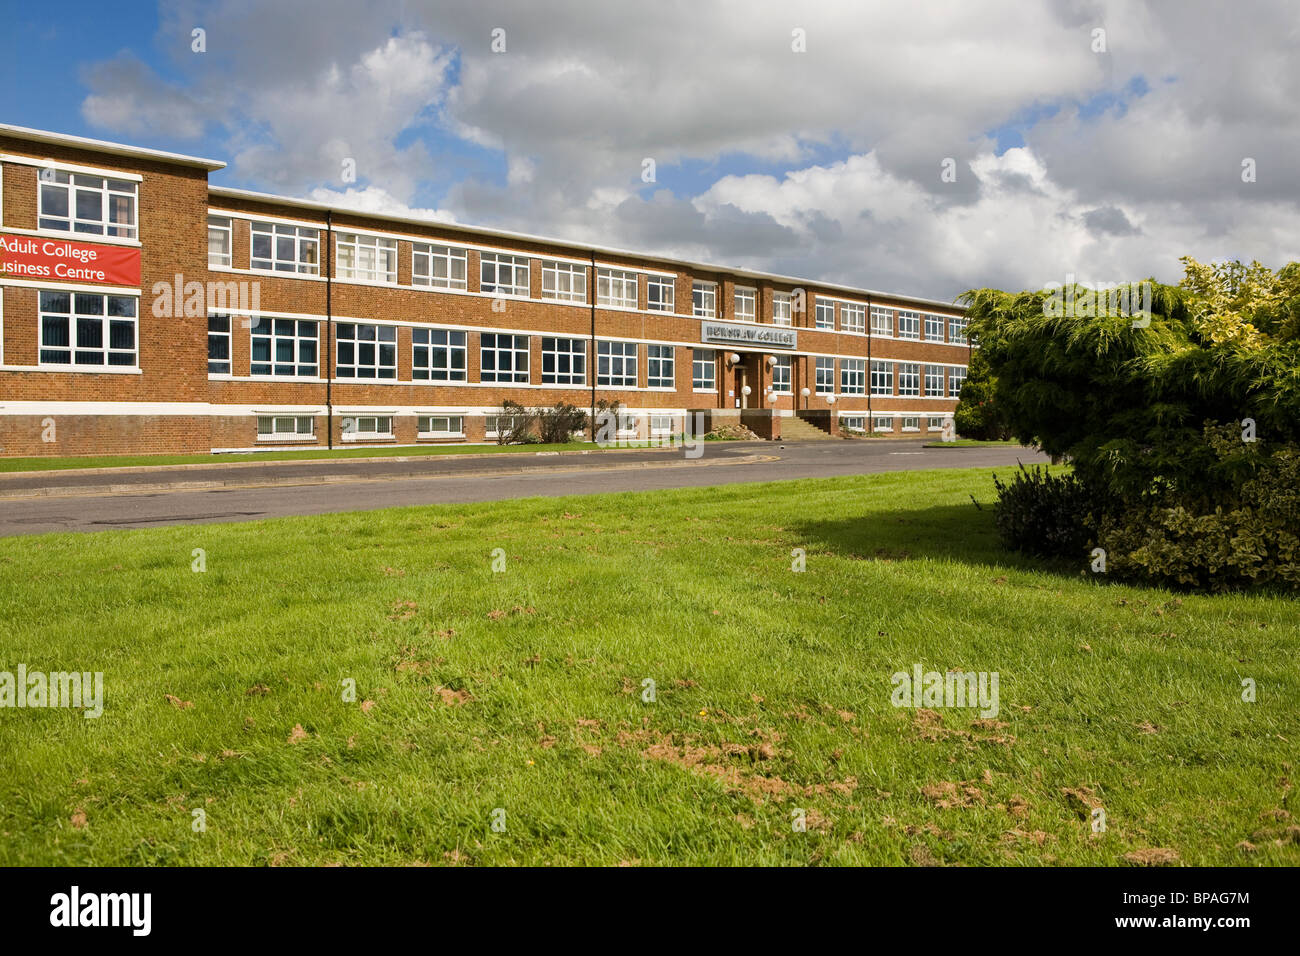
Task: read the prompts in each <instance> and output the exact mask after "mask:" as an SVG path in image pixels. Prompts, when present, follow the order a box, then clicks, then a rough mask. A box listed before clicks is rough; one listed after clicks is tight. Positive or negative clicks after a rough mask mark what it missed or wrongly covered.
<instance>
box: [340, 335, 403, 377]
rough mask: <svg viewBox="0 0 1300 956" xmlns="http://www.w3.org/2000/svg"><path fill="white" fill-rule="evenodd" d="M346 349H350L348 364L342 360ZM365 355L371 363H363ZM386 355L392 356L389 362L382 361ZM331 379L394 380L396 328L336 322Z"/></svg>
mask: <svg viewBox="0 0 1300 956" xmlns="http://www.w3.org/2000/svg"><path fill="white" fill-rule="evenodd" d="M372 335H373V338H371V337H370V336H372ZM345 348H350V351H351V353H352V359H351V361H347V362H345V361H344V360H343V350H344V349H345ZM367 352H368V353H370V361H365V362H363V361H362V360H361V357H362V355H363V354H365V353H367ZM385 354H387V355H389V356H391V359H392V360H391V361H390V362H385V361H382V359H383V357H384V356H385ZM334 377H335V378H336V379H340V380H344V379H346V380H347V381H349V382H381V381H385V382H395V381H397V326H395V325H374V324H372V323H369V322H335V323H334Z"/></svg>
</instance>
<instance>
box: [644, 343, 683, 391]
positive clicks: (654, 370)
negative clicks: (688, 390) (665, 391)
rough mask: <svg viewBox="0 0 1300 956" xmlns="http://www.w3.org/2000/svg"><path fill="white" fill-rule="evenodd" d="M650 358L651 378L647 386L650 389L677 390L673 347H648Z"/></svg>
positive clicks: (648, 379)
mask: <svg viewBox="0 0 1300 956" xmlns="http://www.w3.org/2000/svg"><path fill="white" fill-rule="evenodd" d="M646 353H647V354H648V356H649V370H648V371H649V376H648V378H647V379H646V384H647V385H649V386H650V388H676V387H677V377H676V372H675V370H674V365H675V363H674V361H673V347H672V346H671V345H649V346H646Z"/></svg>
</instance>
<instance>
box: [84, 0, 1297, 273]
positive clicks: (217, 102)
mask: <svg viewBox="0 0 1300 956" xmlns="http://www.w3.org/2000/svg"><path fill="white" fill-rule="evenodd" d="M198 23H202V24H203V25H204V27H205V28H206V29H207V30H208V42H209V53H208V54H205V55H203V56H193V55H189V54H188V52H185V53H177V54H175V57H174V59H173V61H172V63H171V64H170V66H171V69H170V70H169V71H168V73H169V75H178V76H180V77H182V79H180V80H178V81H177V82H176V83H174V84H169V83H167V82H164V81H162V80H161V79H160V77H159V76H158V75H157V72H156V71H153V70H150V68H149V66H147V65H146V64H144V63H141V62H140V61H138V60H134V59H133V58H131V57H117V58H114V59H112V60H109V61H107V62H106V63H101V64H98V65H96V66H93V67H91V68H90V69H89V70H88V71H87V73H86V74H85V76H86V82H87V85H88V86H89V87H90V90H91V92H90V94H89V96H87V98H86V100H85V102H84V104H83V110H84V112H85V114H86V116H87V118H88V119H89V120H90V121H91V122H93V123H95V124H96V125H99V126H101V127H103V128H105V129H108V130H117V131H120V132H123V133H130V134H133V135H137V136H138V135H139V134H140V133H141V132H142V131H147V130H149V129H151V128H153V129H157V128H168V129H172V130H174V131H175V134H176V135H177V136H182V137H183V136H196V137H197V136H199V135H201V133H202V131H204V130H208V131H211V130H213V129H217V130H221V131H222V132H221V134H220V136H219V142H220V144H221V146H222V149H223V153H222V154H223V155H227V156H231V157H233V160H234V162H233V168H232V170H231V175H232V176H234V177H235V178H237V179H238V180H240V181H241V184H243V185H249V186H253V187H255V188H266V189H271V190H274V191H281V192H289V193H294V194H307V193H312V194H313V195H331V196H333V195H340V196H345V197H348V198H350V199H351V200H353V201H361V202H367V203H375V204H380V205H382V204H384V203H388V204H392V208H402V209H411V208H422V209H426V210H432V211H430V212H429V214H430V215H435V214H436V215H442V216H448V215H454V216H455V217H456V218H457V219H458V220H460V221H462V222H471V223H480V224H484V225H492V226H497V227H501V228H508V229H516V230H519V231H524V232H530V233H541V234H549V235H559V236H563V237H566V238H572V239H575V240H579V241H591V242H596V243H601V244H607V245H620V246H630V247H638V248H641V247H644V248H651V249H654V250H656V251H660V252H665V253H670V254H681V255H689V256H691V257H692V258H697V259H705V260H708V261H715V262H723V263H734V264H736V265H742V266H750V267H756V268H765V269H771V270H773V271H778V272H790V273H795V274H802V275H807V276H809V277H813V278H816V277H823V278H827V279H832V280H837V281H843V282H850V283H853V284H858V285H866V286H870V287H874V288H882V289H883V288H890V289H900V290H905V291H909V292H914V293H917V294H924V295H931V296H935V297H941V298H949V297H951V296H953V295H955V294H956V293H957V292H960V291H961V290H962V289H964V288H967V287H970V286H972V285H1000V286H1007V287H1014V288H1021V287H1025V286H1030V285H1034V284H1041V283H1042V282H1047V281H1062V280H1063V276H1064V274H1065V273H1066V272H1073V273H1075V274H1076V275H1079V276H1080V277H1083V276H1092V277H1093V278H1095V279H1097V280H1100V281H1120V280H1123V279H1126V278H1129V277H1131V276H1132V274H1133V273H1134V271H1135V270H1136V271H1137V272H1139V273H1140V274H1142V275H1146V274H1154V275H1156V276H1158V277H1160V278H1165V279H1174V278H1176V277H1177V275H1178V271H1179V266H1178V262H1177V258H1178V256H1179V255H1181V254H1184V253H1191V254H1194V255H1197V256H1198V257H1200V258H1203V259H1209V258H1215V257H1218V256H1242V257H1247V258H1249V257H1252V256H1257V257H1259V258H1261V259H1262V260H1264V261H1266V262H1269V263H1270V264H1280V263H1281V262H1283V261H1286V260H1288V259H1293V258H1300V227H1298V226H1297V222H1298V221H1300V220H1298V219H1297V217H1296V212H1297V209H1296V204H1297V194H1296V191H1295V189H1294V185H1293V184H1294V182H1295V181H1296V179H1297V174H1300V127H1298V126H1297V123H1296V119H1295V115H1294V106H1293V102H1292V100H1293V96H1292V91H1293V90H1295V89H1296V88H1297V87H1298V86H1300V65H1297V64H1300V60H1297V58H1294V57H1292V56H1291V55H1290V53H1291V51H1290V42H1289V39H1288V38H1290V37H1294V36H1295V35H1296V33H1297V30H1298V29H1300V13H1297V9H1296V7H1295V6H1294V4H1291V3H1289V2H1287V0H1276V2H1265V0H1258V2H1244V3H1238V4H1235V5H1232V6H1227V7H1225V6H1223V5H1222V4H1218V3H1215V2H1213V0H1187V2H1183V3H1178V4H1174V3H1170V2H1165V0H1148V2H1145V3H1143V2H1121V0H1072V2H1070V3H1067V4H1061V3H1056V2H1051V0H1040V2H1029V3H1023V4H1016V5H1014V6H1010V5H1003V4H995V3H975V2H970V0H925V2H917V3H909V4H863V3H858V2H847V0H845V2H825V3H818V4H808V5H803V6H797V5H792V4H789V3H781V2H775V0H771V2H766V0H758V2H753V3H746V4H744V5H743V6H741V5H738V4H734V3H721V2H719V3H709V2H700V0H662V2H658V3H655V4H590V3H586V2H580V0H556V2H554V3H549V4H546V5H544V6H543V5H539V4H526V5H525V4H511V3H494V2H491V0H485V2H481V3H477V4H473V5H469V4H455V3H450V2H447V3H427V4H420V5H407V4H403V3H400V2H397V0H379V2H377V3H373V4H365V5H360V4H355V3H349V2H343V0H320V2H311V3H309V2H307V0H281V2H277V3H276V4H271V5H267V4H261V3H253V2H252V0H213V2H199V0H185V2H182V3H180V4H169V5H167V7H166V9H165V11H164V12H163V14H162V22H161V26H160V37H161V38H162V40H163V41H164V42H162V43H160V46H161V47H165V48H166V49H170V50H185V51H187V50H188V40H187V38H188V35H189V31H190V29H191V28H192V26H193V25H195V24H198ZM498 28H499V29H502V30H504V31H505V34H504V39H505V49H504V52H496V51H494V49H493V46H492V36H493V30H495V29H498ZM796 30H801V31H803V36H804V37H805V38H806V52H795V51H794V50H793V49H792V33H793V31H796ZM1097 30H1103V31H1104V34H1103V35H1102V36H1103V40H1104V47H1105V49H1104V51H1098V49H1097V45H1098V44H1097V36H1098V34H1097V33H1096V32H1095V31H1097ZM208 135H209V136H211V135H212V134H211V132H209V133H208ZM1007 147H1010V148H1007ZM347 157H351V158H353V159H355V160H356V163H357V172H358V180H359V182H358V183H357V184H355V185H354V184H349V183H344V182H341V181H340V164H341V161H342V160H343V159H344V158H347ZM647 158H650V159H653V160H654V161H655V164H656V167H657V171H658V175H657V178H658V182H656V183H645V182H643V181H642V179H641V173H642V170H643V161H644V160H645V159H647ZM1247 158H1249V159H1253V160H1254V161H1255V163H1256V166H1257V170H1258V176H1257V180H1256V181H1255V182H1251V183H1247V182H1243V181H1242V178H1241V164H1242V161H1243V160H1244V159H1247ZM948 159H951V160H952V161H953V164H954V166H955V169H956V171H957V176H956V180H955V181H950V180H949V179H946V178H944V177H942V176H941V170H942V168H943V167H942V164H943V163H944V161H945V160H948ZM313 190H317V191H319V190H327V191H328V192H326V193H320V192H313ZM380 205H376V206H374V207H373V208H380Z"/></svg>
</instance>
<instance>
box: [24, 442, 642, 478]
mask: <svg viewBox="0 0 1300 956" xmlns="http://www.w3.org/2000/svg"><path fill="white" fill-rule="evenodd" d="M626 444H627V443H625V445H626ZM604 450H605V449H603V448H601V447H600V446H599V445H596V444H594V443H592V442H569V443H567V444H560V445H402V446H395V445H371V446H364V447H360V448H358V447H350V448H334V449H328V448H295V449H291V450H289V451H259V452H250V453H247V454H239V453H234V452H232V453H230V454H220V455H213V454H206V455H94V456H85V457H72V458H0V473H3V472H13V471H61V470H64V469H69V468H138V467H141V466H148V465H222V464H225V463H226V462H230V461H306V460H326V461H328V460H331V459H334V458H387V457H389V456H402V455H405V456H408V457H418V456H421V455H495V454H499V453H503V452H504V453H509V452H518V453H522V454H536V453H537V452H539V451H604Z"/></svg>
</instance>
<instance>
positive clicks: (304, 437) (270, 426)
mask: <svg viewBox="0 0 1300 956" xmlns="http://www.w3.org/2000/svg"><path fill="white" fill-rule="evenodd" d="M315 434H316V419H314V418H313V417H312V416H310V415H258V416H257V440H258V441H268V440H270V439H274V438H279V439H281V440H285V439H287V440H289V441H310V440H311V439H312V438H314V437H315Z"/></svg>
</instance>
